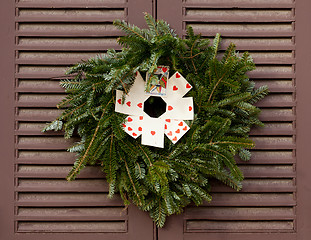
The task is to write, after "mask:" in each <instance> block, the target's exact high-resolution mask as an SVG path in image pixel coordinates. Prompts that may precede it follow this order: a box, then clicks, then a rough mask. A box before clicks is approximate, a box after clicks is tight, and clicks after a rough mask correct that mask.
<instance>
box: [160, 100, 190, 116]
mask: <svg viewBox="0 0 311 240" xmlns="http://www.w3.org/2000/svg"><path fill="white" fill-rule="evenodd" d="M165 102H166V112H165V113H164V114H163V115H162V116H161V118H164V119H182V120H193V117H194V111H193V110H194V109H193V99H192V97H187V98H180V99H171V98H167V99H165Z"/></svg>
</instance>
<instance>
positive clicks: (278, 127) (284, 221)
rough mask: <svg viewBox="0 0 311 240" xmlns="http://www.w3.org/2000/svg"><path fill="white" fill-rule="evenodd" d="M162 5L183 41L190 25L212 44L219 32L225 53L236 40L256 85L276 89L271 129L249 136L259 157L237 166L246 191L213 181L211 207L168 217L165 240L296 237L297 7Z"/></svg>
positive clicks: (262, 0) (268, 120)
mask: <svg viewBox="0 0 311 240" xmlns="http://www.w3.org/2000/svg"><path fill="white" fill-rule="evenodd" d="M157 6H158V10H157V13H158V15H157V16H158V18H163V19H168V21H169V23H171V25H172V26H177V28H178V33H179V34H180V36H185V34H186V31H185V30H186V27H187V26H188V25H190V26H192V27H193V29H194V31H195V32H197V33H201V34H202V35H203V36H204V37H207V38H213V36H214V35H215V34H216V33H220V34H221V36H222V44H221V51H222V50H224V49H225V48H226V47H227V46H228V44H229V43H230V42H234V43H235V44H236V45H237V49H238V50H239V51H241V52H243V51H249V52H250V54H251V56H252V57H253V59H254V62H255V64H256V70H254V71H252V72H251V73H250V74H249V76H250V78H251V80H253V81H255V83H256V85H258V86H260V85H264V84H266V85H268V86H269V88H270V91H271V92H270V94H269V96H268V97H266V98H265V99H264V100H263V101H261V102H259V103H258V106H259V107H261V108H262V115H261V117H260V118H261V120H262V121H263V122H264V123H265V124H266V125H265V127H264V128H256V129H253V130H252V131H251V138H252V139H253V140H254V142H255V143H256V147H255V149H254V150H252V153H253V158H252V160H251V161H250V162H246V163H245V162H239V164H240V167H241V169H242V171H243V172H244V175H245V181H244V183H243V189H242V191H240V192H239V193H237V192H235V191H233V190H232V189H230V188H228V187H225V186H224V185H222V184H219V183H217V182H215V183H214V185H213V187H212V192H213V193H212V196H213V201H212V203H210V204H207V203H206V204H203V206H201V207H195V206H188V207H187V208H186V209H185V211H184V213H183V214H182V215H180V216H174V217H170V218H169V220H168V223H167V225H166V226H165V227H164V229H159V239H161V240H166V239H173V238H174V237H175V239H191V240H193V239H250V238H252V239H262V238H263V237H264V238H266V239H281V238H283V239H291V240H294V239H296V235H297V234H296V232H297V227H296V225H297V222H296V205H297V194H296V193H297V185H296V163H297V162H296V160H297V158H296V133H297V130H296V92H295V84H296V78H295V74H296V72H295V63H296V58H295V36H296V35H295V34H296V33H295V16H296V15H295V3H294V1H292V0H272V1H266V0H254V1H244V0H224V1H212V0H185V1H182V3H181V1H178V0H175V1H174V4H172V5H167V4H166V1H163V0H158V2H157ZM176 6H177V7H176ZM173 11H175V13H176V14H175V15H174V16H172V15H171V14H170V12H173ZM175 19H176V20H175ZM177 236H178V237H177Z"/></svg>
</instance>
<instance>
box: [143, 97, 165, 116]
mask: <svg viewBox="0 0 311 240" xmlns="http://www.w3.org/2000/svg"><path fill="white" fill-rule="evenodd" d="M144 112H145V113H147V114H148V115H149V116H150V117H152V118H158V117H160V116H161V115H162V114H163V113H165V112H166V102H164V100H163V99H162V98H161V97H154V96H151V97H149V98H148V99H147V100H146V101H145V102H144Z"/></svg>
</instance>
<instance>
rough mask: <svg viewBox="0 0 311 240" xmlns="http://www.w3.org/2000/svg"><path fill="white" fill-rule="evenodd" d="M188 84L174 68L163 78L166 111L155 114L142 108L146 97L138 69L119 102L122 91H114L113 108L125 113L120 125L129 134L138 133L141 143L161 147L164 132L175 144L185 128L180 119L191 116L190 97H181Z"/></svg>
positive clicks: (191, 102)
mask: <svg viewBox="0 0 311 240" xmlns="http://www.w3.org/2000/svg"><path fill="white" fill-rule="evenodd" d="M191 88H192V86H191V85H190V84H189V83H188V82H187V80H186V79H185V78H184V77H183V76H182V75H181V74H180V73H178V72H176V73H175V74H174V75H173V76H172V77H171V78H169V79H168V81H167V86H166V95H165V96H157V97H161V98H162V99H163V100H164V101H165V102H166V111H165V113H163V114H162V115H161V116H160V117H158V118H153V117H150V116H149V115H148V114H147V113H145V112H144V110H143V109H144V103H145V101H146V100H147V99H148V98H149V97H150V95H147V94H146V92H145V81H144V80H143V78H142V76H141V75H140V73H139V72H138V73H137V76H136V79H135V81H134V84H133V86H132V88H131V89H130V91H129V93H128V94H127V95H126V96H125V101H124V103H123V104H122V96H123V94H124V93H123V92H122V91H120V90H117V91H116V105H115V111H116V112H120V113H123V114H127V115H129V116H128V117H127V118H126V121H125V122H124V123H123V129H124V131H125V132H126V133H128V134H129V135H131V136H132V137H133V138H137V137H139V136H140V135H142V139H141V143H142V144H143V145H149V146H154V147H160V148H163V147H164V134H165V135H166V136H167V137H168V138H169V139H170V140H171V141H172V142H173V143H174V144H175V143H176V142H177V141H178V140H179V139H180V138H181V137H182V136H183V135H184V134H185V133H186V132H187V131H188V130H189V126H188V125H187V124H186V123H185V122H184V121H183V120H193V115H194V112H193V110H194V109H193V99H192V97H186V98H183V96H184V95H185V94H186V93H187V92H188V91H190V90H191Z"/></svg>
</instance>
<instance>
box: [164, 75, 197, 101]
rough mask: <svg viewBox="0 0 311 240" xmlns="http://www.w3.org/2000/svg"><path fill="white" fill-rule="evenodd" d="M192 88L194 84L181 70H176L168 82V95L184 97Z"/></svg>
mask: <svg viewBox="0 0 311 240" xmlns="http://www.w3.org/2000/svg"><path fill="white" fill-rule="evenodd" d="M191 88H192V86H191V85H190V84H189V83H188V81H187V80H186V79H185V78H184V77H183V76H182V75H181V74H180V73H179V72H176V73H175V74H174V75H173V76H172V77H170V78H169V80H168V82H167V96H168V97H170V98H182V97H183V96H184V95H185V94H186V93H187V92H189V91H190V90H191Z"/></svg>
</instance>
